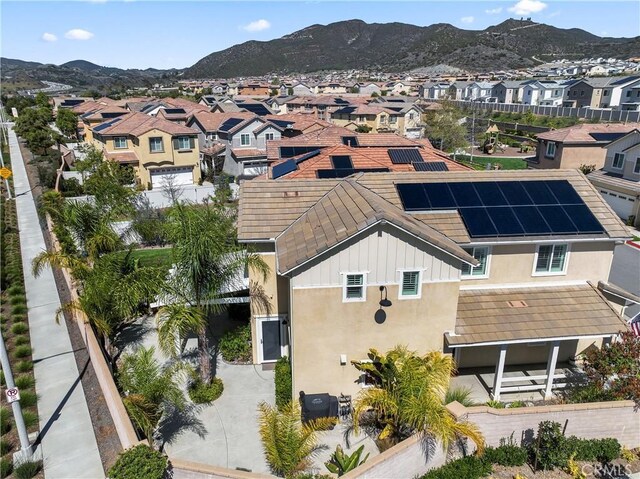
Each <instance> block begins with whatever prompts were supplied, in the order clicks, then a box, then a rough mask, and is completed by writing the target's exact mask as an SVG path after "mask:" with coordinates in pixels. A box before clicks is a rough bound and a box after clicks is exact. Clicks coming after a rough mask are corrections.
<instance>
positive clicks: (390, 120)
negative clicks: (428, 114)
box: [389, 114, 413, 125]
mask: <svg viewBox="0 0 640 479" xmlns="http://www.w3.org/2000/svg"><path fill="white" fill-rule="evenodd" d="M409 119H410V120H413V117H412V116H411V114H410V115H409ZM396 123H398V118H397V117H395V116H390V117H389V124H390V125H395V124H396Z"/></svg>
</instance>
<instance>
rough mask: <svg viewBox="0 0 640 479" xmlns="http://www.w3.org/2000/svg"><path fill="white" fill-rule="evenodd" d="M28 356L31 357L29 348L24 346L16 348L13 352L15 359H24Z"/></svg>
mask: <svg viewBox="0 0 640 479" xmlns="http://www.w3.org/2000/svg"><path fill="white" fill-rule="evenodd" d="M14 326H15V325H14ZM30 355H31V348H30V347H29V346H27V345H26V344H23V345H22V346H18V347H17V348H16V349H14V350H13V357H15V358H26V357H27V356H30Z"/></svg>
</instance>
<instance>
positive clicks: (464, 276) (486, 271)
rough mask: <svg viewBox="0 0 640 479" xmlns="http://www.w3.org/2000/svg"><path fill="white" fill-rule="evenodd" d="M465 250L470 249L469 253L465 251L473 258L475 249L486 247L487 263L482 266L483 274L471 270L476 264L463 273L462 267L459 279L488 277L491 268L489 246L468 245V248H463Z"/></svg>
mask: <svg viewBox="0 0 640 479" xmlns="http://www.w3.org/2000/svg"><path fill="white" fill-rule="evenodd" d="M463 249H464V250H465V251H467V250H469V249H470V250H471V253H469V252H468V251H467V253H469V254H470V255H471V256H473V257H474V258H475V253H476V249H486V250H487V263H486V265H485V268H484V274H476V275H474V274H473V270H474V269H475V268H477V266H470V268H471V273H470V274H464V273H463V272H462V269H460V279H488V278H489V269H490V268H491V252H492V248H491V246H470V247H468V248H463Z"/></svg>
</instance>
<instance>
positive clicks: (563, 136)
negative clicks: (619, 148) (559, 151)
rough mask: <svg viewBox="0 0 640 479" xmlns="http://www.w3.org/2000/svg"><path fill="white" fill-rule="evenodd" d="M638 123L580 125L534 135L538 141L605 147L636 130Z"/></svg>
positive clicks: (639, 124)
mask: <svg viewBox="0 0 640 479" xmlns="http://www.w3.org/2000/svg"><path fill="white" fill-rule="evenodd" d="M639 126H640V123H626V124H625V123H581V124H579V125H574V126H569V127H567V128H560V129H558V130H550V131H547V132H545V133H540V134H539V135H536V138H537V139H538V140H544V141H555V142H558V143H585V144H591V143H593V144H595V143H600V144H603V145H606V144H607V143H610V142H611V141H613V140H615V139H617V138H619V137H621V136H624V135H625V134H627V133H628V132H630V131H631V130H633V129H635V128H638V127H639Z"/></svg>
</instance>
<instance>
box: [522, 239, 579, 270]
mask: <svg viewBox="0 0 640 479" xmlns="http://www.w3.org/2000/svg"><path fill="white" fill-rule="evenodd" d="M541 246H551V247H552V250H551V261H549V268H551V263H552V261H553V256H554V254H555V249H556V246H566V247H567V252H566V253H565V255H564V264H563V265H562V271H536V267H537V265H538V253H539V252H540V247H541ZM570 254H571V243H541V244H539V245H537V246H536V254H535V255H534V257H533V268H532V271H531V276H566V274H567V269H568V266H569V256H570Z"/></svg>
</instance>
